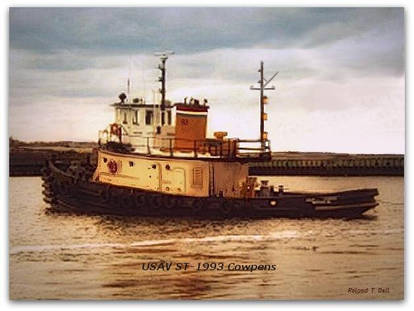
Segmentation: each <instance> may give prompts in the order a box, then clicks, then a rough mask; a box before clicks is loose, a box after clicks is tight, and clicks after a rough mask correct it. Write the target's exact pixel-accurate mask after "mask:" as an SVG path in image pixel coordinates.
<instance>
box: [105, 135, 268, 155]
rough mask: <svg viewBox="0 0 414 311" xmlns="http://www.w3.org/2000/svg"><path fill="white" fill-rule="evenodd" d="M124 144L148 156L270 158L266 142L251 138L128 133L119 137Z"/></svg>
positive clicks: (116, 139) (114, 139)
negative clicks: (198, 138)
mask: <svg viewBox="0 0 414 311" xmlns="http://www.w3.org/2000/svg"><path fill="white" fill-rule="evenodd" d="M122 140H123V141H121V142H122V143H124V144H130V145H131V146H132V148H133V149H134V150H133V151H134V152H138V153H145V154H148V155H164V156H170V157H194V158H207V157H208V158H212V157H213V158H226V159H246V160H252V159H261V160H263V159H264V158H267V157H270V152H271V150H270V141H268V140H266V141H265V142H264V144H262V142H261V141H260V140H258V139H257V140H255V139H237V138H235V139H225V140H220V139H211V138H206V139H204V140H191V139H186V138H177V137H157V136H148V137H142V136H141V135H128V136H124V137H122ZM110 141H112V142H118V143H120V141H119V137H118V136H116V137H115V136H114V135H109V137H108V136H107V137H101V135H100V143H101V144H104V143H107V142H110Z"/></svg>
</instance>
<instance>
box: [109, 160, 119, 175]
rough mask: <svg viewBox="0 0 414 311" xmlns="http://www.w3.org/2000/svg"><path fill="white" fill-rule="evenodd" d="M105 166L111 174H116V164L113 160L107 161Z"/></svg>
mask: <svg viewBox="0 0 414 311" xmlns="http://www.w3.org/2000/svg"><path fill="white" fill-rule="evenodd" d="M107 166H108V170H109V172H111V174H116V172H117V171H118V164H116V162H115V160H112V159H111V160H109V162H108V164H107Z"/></svg>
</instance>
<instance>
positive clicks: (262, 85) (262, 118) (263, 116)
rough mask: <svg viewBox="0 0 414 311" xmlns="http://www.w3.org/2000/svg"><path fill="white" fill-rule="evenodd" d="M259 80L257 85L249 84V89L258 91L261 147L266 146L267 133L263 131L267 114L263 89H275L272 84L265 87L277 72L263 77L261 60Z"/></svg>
mask: <svg viewBox="0 0 414 311" xmlns="http://www.w3.org/2000/svg"><path fill="white" fill-rule="evenodd" d="M259 73H260V80H259V81H258V83H259V87H254V86H251V87H250V89H251V90H255V91H260V141H261V143H262V149H265V147H266V141H267V133H266V132H265V131H264V121H265V119H267V116H266V114H265V112H264V105H265V103H266V102H267V97H266V96H265V95H264V91H267V90H275V87H274V86H271V87H267V85H268V84H269V83H270V82H271V81H272V80H273V79H274V78H275V77H276V76H277V74H278V73H279V72H276V73H275V74H274V75H273V76H272V77H271V78H270V79H265V78H264V68H263V61H261V62H260V69H259Z"/></svg>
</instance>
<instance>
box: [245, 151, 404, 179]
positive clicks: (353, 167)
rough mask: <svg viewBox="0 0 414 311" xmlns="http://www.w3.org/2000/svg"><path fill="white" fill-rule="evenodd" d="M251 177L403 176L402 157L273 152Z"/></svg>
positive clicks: (254, 167) (255, 166)
mask: <svg viewBox="0 0 414 311" xmlns="http://www.w3.org/2000/svg"><path fill="white" fill-rule="evenodd" d="M249 172H250V174H251V175H269V176H274V175H297V176H300V175H316V176H404V155H394V154H336V153H302V152H276V153H273V154H272V160H270V161H266V162H255V163H250V169H249Z"/></svg>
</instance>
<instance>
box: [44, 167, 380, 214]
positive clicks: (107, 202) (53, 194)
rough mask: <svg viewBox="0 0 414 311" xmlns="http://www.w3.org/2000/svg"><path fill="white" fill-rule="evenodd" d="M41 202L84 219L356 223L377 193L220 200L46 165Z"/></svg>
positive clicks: (282, 195) (279, 195)
mask: <svg viewBox="0 0 414 311" xmlns="http://www.w3.org/2000/svg"><path fill="white" fill-rule="evenodd" d="M42 179H43V187H44V190H43V194H44V200H45V202H47V203H48V204H50V211H54V212H75V213H82V214H94V215H96V214H99V215H122V216H145V217H169V218H171V217H192V218H203V219H223V218H272V217H289V218H303V217H311V218H355V217H359V216H361V215H362V214H363V213H365V212H366V211H367V210H370V209H372V208H374V207H375V206H377V205H378V203H377V202H376V200H375V196H376V195H378V191H377V189H361V190H351V191H342V192H336V193H289V192H283V193H281V194H277V193H276V194H275V195H272V196H269V197H255V198H223V197H191V196H181V195H170V194H163V193H159V192H155V191H145V190H141V189H136V188H130V187H122V186H114V185H109V184H105V183H97V182H91V181H89V180H88V179H85V178H79V176H76V175H72V174H69V173H67V172H65V171H64V170H62V169H60V168H58V167H57V166H55V165H54V164H53V162H52V161H49V162H48V164H47V166H46V167H45V169H43V177H42Z"/></svg>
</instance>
